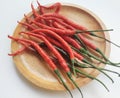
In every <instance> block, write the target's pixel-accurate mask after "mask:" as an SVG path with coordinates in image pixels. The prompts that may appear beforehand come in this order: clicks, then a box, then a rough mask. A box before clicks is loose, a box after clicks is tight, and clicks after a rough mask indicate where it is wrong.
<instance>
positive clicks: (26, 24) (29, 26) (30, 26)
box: [18, 21, 36, 30]
mask: <svg viewBox="0 0 120 98" xmlns="http://www.w3.org/2000/svg"><path fill="white" fill-rule="evenodd" d="M18 23H19V24H21V25H23V26H26V27H27V28H28V30H34V29H36V28H35V27H34V26H32V25H30V24H28V23H24V22H19V21H18Z"/></svg>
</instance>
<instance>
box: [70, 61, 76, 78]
mask: <svg viewBox="0 0 120 98" xmlns="http://www.w3.org/2000/svg"><path fill="white" fill-rule="evenodd" d="M71 63H72V71H73V74H74V76H75V77H76V71H75V66H74V63H75V62H74V59H71Z"/></svg>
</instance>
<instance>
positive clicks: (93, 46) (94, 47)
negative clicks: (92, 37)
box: [78, 34, 97, 50]
mask: <svg viewBox="0 0 120 98" xmlns="http://www.w3.org/2000/svg"><path fill="white" fill-rule="evenodd" d="M78 36H79V38H80V39H81V40H82V41H83V42H84V43H85V44H86V45H87V46H89V47H90V48H92V49H93V50H96V49H97V47H96V46H95V45H94V44H92V43H91V42H90V41H89V40H88V39H86V38H85V37H84V36H82V35H81V34H78Z"/></svg>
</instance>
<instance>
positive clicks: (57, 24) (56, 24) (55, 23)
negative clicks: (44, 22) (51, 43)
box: [53, 21, 65, 30]
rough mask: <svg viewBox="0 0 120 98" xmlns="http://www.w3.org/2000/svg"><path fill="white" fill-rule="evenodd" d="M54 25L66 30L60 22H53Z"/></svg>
mask: <svg viewBox="0 0 120 98" xmlns="http://www.w3.org/2000/svg"><path fill="white" fill-rule="evenodd" d="M53 26H54V27H55V28H58V29H62V30H65V28H64V27H63V26H62V25H60V24H59V23H57V22H56V21H54V22H53Z"/></svg>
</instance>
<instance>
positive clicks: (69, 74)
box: [67, 72, 83, 98]
mask: <svg viewBox="0 0 120 98" xmlns="http://www.w3.org/2000/svg"><path fill="white" fill-rule="evenodd" d="M67 76H68V77H69V79H70V80H71V81H72V83H73V84H74V85H75V87H76V88H77V89H78V90H79V92H80V94H81V96H82V98H83V93H82V91H81V90H80V88H79V87H78V85H77V84H76V82H75V81H74V80H73V78H72V76H71V73H70V72H67Z"/></svg>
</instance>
